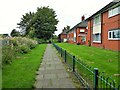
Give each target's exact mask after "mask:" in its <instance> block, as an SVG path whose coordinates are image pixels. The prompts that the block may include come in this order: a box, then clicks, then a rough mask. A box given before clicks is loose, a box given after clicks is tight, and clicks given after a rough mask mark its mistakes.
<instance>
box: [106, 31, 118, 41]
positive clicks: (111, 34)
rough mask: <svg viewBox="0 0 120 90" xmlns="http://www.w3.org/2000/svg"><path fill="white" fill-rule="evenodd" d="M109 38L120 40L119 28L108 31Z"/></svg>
mask: <svg viewBox="0 0 120 90" xmlns="http://www.w3.org/2000/svg"><path fill="white" fill-rule="evenodd" d="M108 39H109V40H120V29H118V30H112V31H108Z"/></svg>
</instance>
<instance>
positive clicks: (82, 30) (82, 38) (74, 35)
mask: <svg viewBox="0 0 120 90" xmlns="http://www.w3.org/2000/svg"><path fill="white" fill-rule="evenodd" d="M84 18H85V17H84V16H82V22H80V23H78V24H77V25H75V26H74V27H73V28H72V29H70V30H69V31H67V40H68V43H74V44H85V42H86V35H87V29H86V28H87V21H85V20H84Z"/></svg>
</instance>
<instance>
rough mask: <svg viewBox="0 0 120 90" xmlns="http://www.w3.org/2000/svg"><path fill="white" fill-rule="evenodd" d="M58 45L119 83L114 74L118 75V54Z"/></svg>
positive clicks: (98, 49)
mask: <svg viewBox="0 0 120 90" xmlns="http://www.w3.org/2000/svg"><path fill="white" fill-rule="evenodd" d="M57 45H58V46H60V47H62V48H63V49H64V50H66V51H67V52H69V53H71V54H72V55H75V56H76V57H77V58H79V59H80V60H82V61H84V63H86V64H87V65H89V66H91V67H93V68H98V69H99V71H100V72H105V75H107V76H111V77H112V78H114V79H115V80H116V82H118V81H117V80H118V76H114V74H118V52H116V51H110V50H105V49H101V48H96V47H88V46H84V45H74V44H68V43H57Z"/></svg>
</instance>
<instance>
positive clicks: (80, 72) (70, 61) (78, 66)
mask: <svg viewBox="0 0 120 90" xmlns="http://www.w3.org/2000/svg"><path fill="white" fill-rule="evenodd" d="M53 46H54V47H55V48H56V50H57V51H58V53H59V54H60V55H61V57H62V58H63V60H64V62H65V63H66V64H67V65H68V66H69V68H70V69H71V70H72V71H73V73H74V74H75V76H76V77H77V78H78V80H79V81H80V83H82V85H83V86H84V87H85V88H86V89H88V90H91V89H94V90H97V89H98V88H99V89H107V90H108V89H111V90H120V85H118V86H115V84H116V83H115V81H114V80H113V79H111V78H110V77H108V78H106V77H105V76H104V75H103V74H102V73H100V72H99V71H98V68H92V67H90V66H88V65H86V64H85V63H84V62H83V61H81V60H80V59H78V58H76V57H75V56H73V55H71V54H70V53H68V52H67V51H66V50H64V49H62V48H60V47H59V46H57V45H56V44H54V43H53Z"/></svg>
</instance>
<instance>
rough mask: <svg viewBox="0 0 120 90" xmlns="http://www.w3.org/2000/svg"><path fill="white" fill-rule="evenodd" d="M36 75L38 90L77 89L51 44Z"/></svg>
mask: <svg viewBox="0 0 120 90" xmlns="http://www.w3.org/2000/svg"><path fill="white" fill-rule="evenodd" d="M36 73H37V76H36V82H35V88H36V89H37V88H75V85H74V83H73V82H72V80H71V78H70V77H69V74H68V73H67V72H66V69H65V67H64V65H63V63H62V62H61V60H60V58H59V57H58V56H57V54H56V52H55V50H54V49H53V48H52V47H51V44H48V46H47V48H46V51H45V53H44V56H43V60H42V63H41V65H40V68H39V70H38V71H37V72H36Z"/></svg>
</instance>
